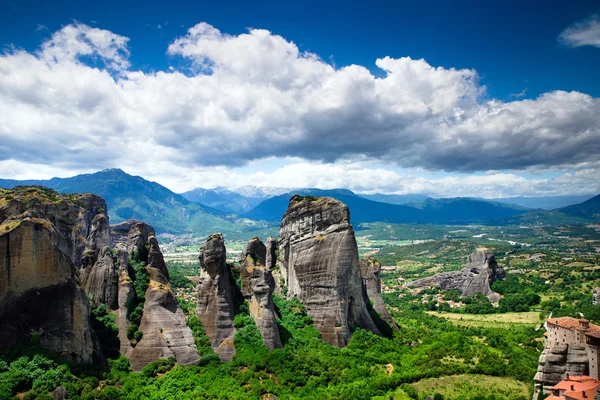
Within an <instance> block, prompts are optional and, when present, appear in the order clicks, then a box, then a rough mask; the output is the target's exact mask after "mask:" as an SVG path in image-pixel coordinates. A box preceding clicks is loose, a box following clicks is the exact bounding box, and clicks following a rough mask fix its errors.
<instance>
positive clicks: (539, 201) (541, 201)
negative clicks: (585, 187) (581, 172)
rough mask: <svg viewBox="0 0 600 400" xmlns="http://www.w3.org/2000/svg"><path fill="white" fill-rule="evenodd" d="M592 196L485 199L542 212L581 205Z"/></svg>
mask: <svg viewBox="0 0 600 400" xmlns="http://www.w3.org/2000/svg"><path fill="white" fill-rule="evenodd" d="M590 197H592V195H573V196H570V195H566V196H531V197H523V196H518V197H505V198H493V199H485V200H487V201H493V202H497V203H507V204H515V205H519V206H522V207H527V208H532V209H538V208H541V209H542V210H555V209H557V208H561V207H566V206H570V205H572V204H579V203H581V202H584V201H586V200H588V199H589V198H590Z"/></svg>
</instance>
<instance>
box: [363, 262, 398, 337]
mask: <svg viewBox="0 0 600 400" xmlns="http://www.w3.org/2000/svg"><path fill="white" fill-rule="evenodd" d="M359 265H360V275H361V276H362V279H363V282H364V285H365V290H366V291H367V297H368V298H369V300H370V301H371V302H372V305H373V309H374V310H375V312H377V313H378V314H379V316H380V318H381V319H383V320H384V321H385V322H386V323H387V324H388V325H389V326H390V327H391V328H392V329H395V330H398V325H397V324H396V322H395V321H394V319H393V318H392V316H391V315H390V313H389V311H388V309H387V307H386V306H385V303H384V302H383V298H382V297H381V263H380V262H379V260H377V259H374V258H367V259H362V260H360V262H359Z"/></svg>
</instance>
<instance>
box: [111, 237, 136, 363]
mask: <svg viewBox="0 0 600 400" xmlns="http://www.w3.org/2000/svg"><path fill="white" fill-rule="evenodd" d="M115 250H116V252H117V263H118V267H119V283H118V296H117V302H118V308H117V310H116V315H117V318H116V325H117V328H118V329H119V341H120V350H121V353H123V354H125V355H126V356H129V354H130V352H131V351H132V350H133V347H132V346H131V343H130V342H129V339H128V338H127V330H128V329H129V326H130V325H131V322H130V321H129V315H130V314H131V312H132V311H133V303H134V300H135V290H134V288H133V281H132V280H131V277H130V276H129V253H128V252H127V248H126V247H125V245H124V244H123V243H119V244H117V247H116V249H115Z"/></svg>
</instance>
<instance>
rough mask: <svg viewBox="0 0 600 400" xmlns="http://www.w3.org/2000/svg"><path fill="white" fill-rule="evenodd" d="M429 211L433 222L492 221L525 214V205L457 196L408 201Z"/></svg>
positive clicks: (410, 204)
mask: <svg viewBox="0 0 600 400" xmlns="http://www.w3.org/2000/svg"><path fill="white" fill-rule="evenodd" d="M406 205H407V206H411V207H415V208H418V209H420V210H423V211H425V212H427V214H428V215H429V216H430V217H431V218H432V219H433V223H445V224H451V223H469V222H482V221H490V220H494V219H499V218H507V217H512V216H515V215H519V214H523V213H525V212H526V211H527V210H526V209H525V208H524V207H521V206H517V205H512V204H501V203H495V202H490V201H485V200H480V199H474V198H467V197H456V198H451V199H431V198H430V199H427V200H424V201H422V202H418V203H408V204H406Z"/></svg>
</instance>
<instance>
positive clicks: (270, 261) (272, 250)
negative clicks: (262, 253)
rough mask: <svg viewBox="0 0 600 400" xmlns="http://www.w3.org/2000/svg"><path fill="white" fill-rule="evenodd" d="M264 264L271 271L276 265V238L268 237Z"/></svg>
mask: <svg viewBox="0 0 600 400" xmlns="http://www.w3.org/2000/svg"><path fill="white" fill-rule="evenodd" d="M266 253H267V256H266V259H265V266H266V267H267V269H268V270H269V271H272V270H273V269H275V267H276V266H277V240H275V239H273V238H272V237H269V238H268V239H267V246H266Z"/></svg>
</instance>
